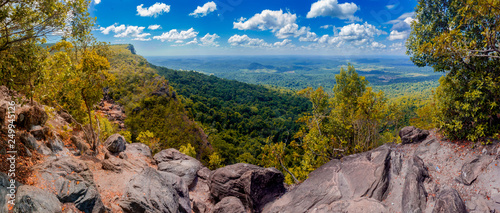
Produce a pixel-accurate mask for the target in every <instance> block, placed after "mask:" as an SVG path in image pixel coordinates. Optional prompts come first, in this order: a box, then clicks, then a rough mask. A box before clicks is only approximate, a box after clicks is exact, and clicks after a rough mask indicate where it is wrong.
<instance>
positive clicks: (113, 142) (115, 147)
mask: <svg viewBox="0 0 500 213" xmlns="http://www.w3.org/2000/svg"><path fill="white" fill-rule="evenodd" d="M126 143H127V142H126V141H125V138H124V137H123V136H121V135H120V134H114V135H111V136H109V137H108V139H106V141H105V142H104V146H105V147H106V149H108V151H110V152H111V153H113V154H118V153H120V152H123V151H125V149H126V148H127V146H126Z"/></svg>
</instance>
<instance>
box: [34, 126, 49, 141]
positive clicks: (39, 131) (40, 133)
mask: <svg viewBox="0 0 500 213" xmlns="http://www.w3.org/2000/svg"><path fill="white" fill-rule="evenodd" d="M48 132H49V129H48V128H47V127H45V128H44V127H41V126H39V125H37V126H33V127H32V128H31V130H30V133H31V135H33V137H35V138H36V139H37V140H45V136H46V135H47V133H48Z"/></svg>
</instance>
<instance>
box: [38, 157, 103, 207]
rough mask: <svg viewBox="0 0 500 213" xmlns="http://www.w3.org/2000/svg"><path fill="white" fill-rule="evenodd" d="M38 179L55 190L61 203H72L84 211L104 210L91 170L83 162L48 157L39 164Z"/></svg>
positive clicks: (69, 158) (73, 159)
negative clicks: (48, 158)
mask: <svg viewBox="0 0 500 213" xmlns="http://www.w3.org/2000/svg"><path fill="white" fill-rule="evenodd" d="M39 167H40V168H39V169H38V170H39V171H40V174H41V175H40V176H37V177H38V181H39V182H40V183H41V184H42V185H43V186H45V187H46V188H48V189H50V190H53V191H55V193H56V196H57V198H58V199H59V201H61V202H62V203H66V202H70V203H74V204H75V206H76V208H78V209H79V210H80V211H83V212H85V213H102V212H104V211H105V208H104V205H103V203H102V201H101V197H100V195H99V193H98V191H97V188H96V186H95V184H94V178H93V174H92V172H91V171H90V170H89V168H88V166H87V165H86V164H85V162H83V161H81V160H78V159H75V158H71V157H60V158H55V159H50V160H48V161H46V162H44V163H42V164H41V165H39Z"/></svg>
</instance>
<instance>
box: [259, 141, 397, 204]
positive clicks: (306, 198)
mask: <svg viewBox="0 0 500 213" xmlns="http://www.w3.org/2000/svg"><path fill="white" fill-rule="evenodd" d="M390 153H391V151H390V148H389V147H388V146H381V147H379V148H377V149H374V150H371V151H369V152H364V153H359V154H356V155H351V156H348V157H344V158H342V159H341V160H337V159H334V160H331V161H330V162H328V163H326V164H324V165H323V166H321V167H320V168H318V169H316V170H315V171H313V172H311V173H310V174H309V178H308V179H307V180H305V181H304V182H303V183H301V184H300V185H298V186H297V187H295V188H294V189H292V190H291V191H290V192H288V193H286V194H284V195H283V196H282V197H281V198H280V199H278V200H276V201H275V202H273V203H271V204H268V205H267V206H265V208H264V212H308V211H312V210H314V209H316V208H319V207H320V206H323V207H325V208H326V207H327V206H328V205H330V204H332V203H334V202H336V201H339V200H341V199H342V200H353V199H357V198H360V197H367V198H373V199H375V200H379V201H380V200H382V199H384V197H385V196H386V194H387V189H388V186H389V178H388V176H389V173H390V156H391V155H390ZM335 205H340V206H337V207H335V208H334V209H345V208H347V207H346V206H345V205H347V204H345V203H337V204H335ZM328 208H330V207H328ZM332 208H333V206H332ZM318 212H321V211H318ZM333 212H335V211H333Z"/></svg>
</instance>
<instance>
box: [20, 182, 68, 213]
mask: <svg viewBox="0 0 500 213" xmlns="http://www.w3.org/2000/svg"><path fill="white" fill-rule="evenodd" d="M61 205H62V204H61V202H60V201H59V200H58V199H57V197H56V196H55V195H54V194H52V193H50V192H48V191H47V190H43V189H40V188H36V187H33V186H29V185H23V186H21V187H19V189H18V191H17V194H16V205H15V206H14V212H19V213H60V212H62V209H61Z"/></svg>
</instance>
